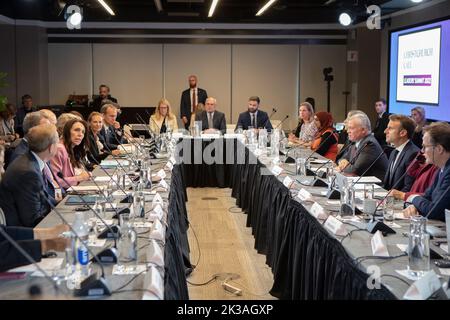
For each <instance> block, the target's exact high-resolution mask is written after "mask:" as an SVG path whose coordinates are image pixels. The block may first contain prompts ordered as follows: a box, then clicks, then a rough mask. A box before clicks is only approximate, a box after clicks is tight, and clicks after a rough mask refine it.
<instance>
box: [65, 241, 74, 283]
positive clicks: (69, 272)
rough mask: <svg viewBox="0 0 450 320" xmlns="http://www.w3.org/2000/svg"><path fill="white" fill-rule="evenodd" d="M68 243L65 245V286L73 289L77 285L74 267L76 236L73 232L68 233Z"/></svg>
mask: <svg viewBox="0 0 450 320" xmlns="http://www.w3.org/2000/svg"><path fill="white" fill-rule="evenodd" d="M70 234H71V235H70V245H69V246H68V247H66V250H65V253H66V286H67V289H69V290H73V289H75V288H76V287H77V281H76V269H77V257H76V255H75V252H76V238H75V236H74V235H73V233H70Z"/></svg>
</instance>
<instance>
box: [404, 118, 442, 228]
mask: <svg viewBox="0 0 450 320" xmlns="http://www.w3.org/2000/svg"><path fill="white" fill-rule="evenodd" d="M422 151H423V152H424V155H425V159H426V162H427V163H429V164H434V165H435V166H437V167H438V168H440V170H439V174H437V175H436V178H435V180H434V183H433V184H432V185H431V186H430V187H429V188H428V189H427V190H426V191H425V194H424V195H423V196H418V195H412V196H410V197H409V198H408V199H407V202H410V203H412V205H411V206H409V207H408V208H406V209H405V210H403V214H404V216H405V217H410V216H414V215H417V214H420V215H423V216H427V217H428V218H429V219H434V220H442V221H445V209H450V125H449V124H448V123H445V122H436V123H433V124H431V125H430V126H428V127H425V128H424V135H423V148H422Z"/></svg>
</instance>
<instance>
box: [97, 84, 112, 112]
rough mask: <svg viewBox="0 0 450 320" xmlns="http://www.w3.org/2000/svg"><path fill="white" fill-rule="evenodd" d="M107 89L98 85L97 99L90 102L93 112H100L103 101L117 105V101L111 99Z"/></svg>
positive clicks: (103, 85)
mask: <svg viewBox="0 0 450 320" xmlns="http://www.w3.org/2000/svg"><path fill="white" fill-rule="evenodd" d="M109 91H110V90H109V87H108V86H107V85H105V84H102V85H100V87H99V88H98V97H97V98H95V99H94V101H92V104H91V107H92V108H93V111H97V112H100V110H101V109H102V105H103V101H104V100H109V101H111V102H114V103H117V99H116V98H113V97H111V95H110V94H109Z"/></svg>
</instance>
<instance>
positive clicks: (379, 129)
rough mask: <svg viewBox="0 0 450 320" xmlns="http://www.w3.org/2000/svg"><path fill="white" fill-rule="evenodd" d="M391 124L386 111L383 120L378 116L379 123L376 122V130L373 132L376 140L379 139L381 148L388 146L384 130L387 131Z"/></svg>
mask: <svg viewBox="0 0 450 320" xmlns="http://www.w3.org/2000/svg"><path fill="white" fill-rule="evenodd" d="M388 123H389V113H388V112H387V111H386V112H385V113H383V115H382V116H381V118H379V117H378V115H377V122H375V128H374V129H373V130H372V132H373V135H374V136H375V139H377V141H378V143H379V144H380V145H381V146H384V145H386V134H385V133H384V130H386V128H387V125H388Z"/></svg>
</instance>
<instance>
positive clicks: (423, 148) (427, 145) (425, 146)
mask: <svg viewBox="0 0 450 320" xmlns="http://www.w3.org/2000/svg"><path fill="white" fill-rule="evenodd" d="M430 147H433V148H434V147H436V145H435V144H424V145H422V150H424V151H425V149H426V148H430Z"/></svg>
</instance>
